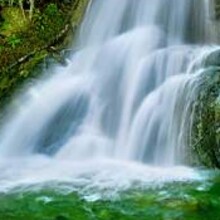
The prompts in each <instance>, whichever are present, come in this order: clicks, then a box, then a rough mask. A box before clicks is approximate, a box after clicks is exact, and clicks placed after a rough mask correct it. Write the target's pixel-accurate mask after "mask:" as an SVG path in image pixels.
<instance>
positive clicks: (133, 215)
mask: <svg viewBox="0 0 220 220" xmlns="http://www.w3.org/2000/svg"><path fill="white" fill-rule="evenodd" d="M219 180H220V179H219V177H215V178H214V179H210V180H206V181H201V182H188V183H187V182H185V183H181V182H178V183H175V182H174V183H169V184H165V185H164V186H160V187H154V188H147V189H130V190H128V191H126V192H121V193H119V195H118V196H117V197H112V198H106V197H103V198H102V199H100V200H96V201H88V200H86V199H85V197H83V196H80V195H79V194H78V193H65V191H63V190H59V187H58V188H56V187H55V188H54V186H53V187H45V186H44V187H43V188H42V189H40V190H31V189H30V188H29V190H28V191H19V190H16V191H15V192H11V193H6V194H3V193H2V194H1V196H0V204H1V205H0V219H7V220H21V219H22V220H23V219H30V220H57V219H60V220H61V219H63V220H64V219H68V220H116V219H117V220H137V219H138V220H146V219H147V220H160V219H161V220H186V219H187V220H207V219H211V220H219V216H220V190H219Z"/></svg>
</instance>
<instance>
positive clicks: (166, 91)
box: [0, 0, 216, 189]
mask: <svg viewBox="0 0 220 220" xmlns="http://www.w3.org/2000/svg"><path fill="white" fill-rule="evenodd" d="M210 11H211V9H210V1H209V0H138V1H137V0H120V2H119V1H118V0H92V1H91V2H90V4H89V7H88V10H87V13H86V15H85V19H84V21H83V23H82V25H81V28H80V30H79V33H78V40H77V43H76V44H75V45H74V47H75V48H76V49H77V50H76V52H75V53H73V54H72V55H71V57H70V58H69V61H68V65H67V66H66V67H61V66H56V67H55V68H52V69H51V70H50V71H51V72H52V74H50V76H49V77H42V78H41V79H40V80H38V82H37V83H36V84H35V85H34V86H32V87H31V88H28V89H27V91H26V92H24V94H23V95H22V96H21V97H20V98H17V102H16V103H17V105H16V109H13V112H14V113H11V114H9V118H7V122H6V123H5V124H4V126H3V127H2V129H1V140H0V156H1V164H0V170H1V172H0V183H1V184H0V185H1V187H0V188H1V189H8V188H11V187H14V186H16V185H19V184H33V183H37V182H41V181H49V180H60V181H70V182H74V183H75V181H76V182H77V183H78V182H80V181H82V182H81V183H82V184H85V185H86V184H90V185H93V184H94V185H96V184H97V185H99V186H103V187H107V186H112V187H113V188H114V186H115V185H114V184H116V185H117V186H121V187H122V188H123V187H125V186H128V185H129V184H130V182H132V181H134V182H135V181H137V180H138V179H139V180H140V181H143V182H145V181H146V182H148V181H152V182H154V181H157V180H160V181H170V180H185V179H200V175H199V174H197V173H196V171H194V170H193V169H191V168H186V167H184V166H186V165H187V152H188V148H187V147H188V143H189V141H190V132H191V126H192V119H193V110H192V103H193V102H194V101H195V100H196V95H197V92H198V89H199V80H200V75H201V74H203V72H204V66H203V61H204V59H205V57H207V56H208V55H209V54H210V53H212V52H213V51H215V50H216V48H215V47H210V45H211V44H212V43H214V42H215V33H214V30H213V28H212V25H210V22H211V20H210ZM162 167H166V168H164V169H163V168H162ZM170 167H171V168H170ZM88 173H89V174H90V175H91V176H92V178H91V179H90V181H89V180H88V179H83V178H82V176H87V175H88ZM104 179H105V181H104ZM106 179H108V180H106ZM113 182H114V184H112V183H113ZM120 183H121V184H122V185H120ZM105 184H106V185H105Z"/></svg>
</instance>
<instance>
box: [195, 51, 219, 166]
mask: <svg viewBox="0 0 220 220" xmlns="http://www.w3.org/2000/svg"><path fill="white" fill-rule="evenodd" d="M218 56H219V53H215V54H213V55H212V56H210V57H208V58H207V60H206V62H205V65H206V66H209V68H208V69H207V71H206V72H205V73H204V74H203V76H202V79H201V89H200V92H199V94H198V99H197V101H196V103H195V106H194V110H195V116H194V125H193V134H192V141H191V148H192V149H193V152H194V155H195V158H194V161H193V162H194V163H196V164H198V163H199V164H200V165H201V164H202V165H205V166H207V167H217V168H220V99H219V96H220V69H219V64H218V62H219V59H216V58H218Z"/></svg>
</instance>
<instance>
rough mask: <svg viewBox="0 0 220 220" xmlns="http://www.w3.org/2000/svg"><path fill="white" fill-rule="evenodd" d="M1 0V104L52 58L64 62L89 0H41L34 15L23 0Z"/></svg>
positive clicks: (36, 4)
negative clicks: (63, 54)
mask: <svg viewBox="0 0 220 220" xmlns="http://www.w3.org/2000/svg"><path fill="white" fill-rule="evenodd" d="M9 2H10V1H8V0H5V1H0V64H1V65H0V105H1V106H3V105H4V103H5V102H6V101H8V100H9V99H10V97H11V95H13V94H14V93H15V91H17V89H19V88H20V86H21V85H22V84H23V83H24V82H26V81H27V80H29V81H30V80H31V79H32V78H36V77H37V75H38V74H40V72H41V70H42V67H41V66H40V64H42V63H45V61H47V60H48V59H49V58H50V60H51V59H52V60H55V62H61V63H63V62H64V60H63V58H62V56H61V55H60V51H62V50H63V49H65V48H68V46H69V45H70V44H71V43H72V39H73V38H74V34H75V32H76V28H77V26H78V25H79V23H80V22H81V19H82V16H83V14H84V12H85V9H86V7H87V3H88V0H64V1H62V0H49V1H45V0H39V1H36V2H35V8H34V10H33V12H32V16H31V17H30V5H29V4H28V3H29V2H28V1H23V6H22V8H21V6H20V5H18V3H17V4H16V1H14V2H15V3H14V4H9Z"/></svg>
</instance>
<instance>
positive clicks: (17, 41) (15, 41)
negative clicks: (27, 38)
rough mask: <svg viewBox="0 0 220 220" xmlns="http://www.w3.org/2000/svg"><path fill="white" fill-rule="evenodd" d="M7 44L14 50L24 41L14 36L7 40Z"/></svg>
mask: <svg viewBox="0 0 220 220" xmlns="http://www.w3.org/2000/svg"><path fill="white" fill-rule="evenodd" d="M7 43H8V44H9V45H10V46H11V47H12V48H13V49H15V48H16V46H18V45H20V44H21V43H22V40H21V38H19V36H17V35H12V36H9V37H8V38H7Z"/></svg>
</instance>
